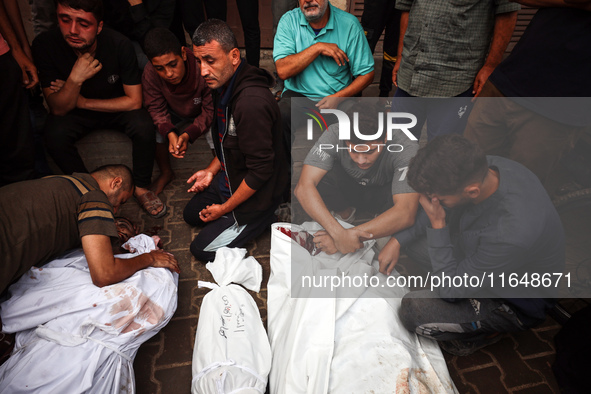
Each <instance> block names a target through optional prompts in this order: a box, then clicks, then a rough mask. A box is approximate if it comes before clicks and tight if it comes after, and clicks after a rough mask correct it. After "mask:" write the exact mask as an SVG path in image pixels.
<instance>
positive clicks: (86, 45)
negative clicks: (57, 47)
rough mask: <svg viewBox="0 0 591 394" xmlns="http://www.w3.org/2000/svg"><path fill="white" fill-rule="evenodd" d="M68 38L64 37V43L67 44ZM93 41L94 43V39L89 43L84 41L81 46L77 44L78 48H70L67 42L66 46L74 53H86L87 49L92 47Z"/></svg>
mask: <svg viewBox="0 0 591 394" xmlns="http://www.w3.org/2000/svg"><path fill="white" fill-rule="evenodd" d="M68 37H69V36H66V42H68ZM95 41H96V38H95V39H94V40H92V41H90V42H88V41H84V42H82V43H81V44H78V45H79V46H72V43H70V42H68V45H70V47H72V49H74V50H76V51H79V52H86V51H88V49H89V48H90V47H92V46H93V45H94V43H95Z"/></svg>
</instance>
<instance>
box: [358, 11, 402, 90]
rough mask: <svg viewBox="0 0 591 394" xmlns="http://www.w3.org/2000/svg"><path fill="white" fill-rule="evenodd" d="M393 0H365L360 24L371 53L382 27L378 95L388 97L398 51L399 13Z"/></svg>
mask: <svg viewBox="0 0 591 394" xmlns="http://www.w3.org/2000/svg"><path fill="white" fill-rule="evenodd" d="M395 5H396V1H395V0H365V1H364V7H363V15H362V16H361V25H362V26H363V30H364V31H365V37H366V38H367V42H368V44H369V48H370V49H371V52H372V53H373V52H374V51H375V49H376V45H377V43H378V41H379V39H380V36H381V35H382V32H383V31H384V29H386V33H385V35H384V56H383V60H382V74H381V76H380V97H389V96H390V91H391V90H392V84H393V83H392V70H394V64H395V63H396V54H397V52H398V37H399V36H400V14H401V12H400V11H399V10H397V9H396V8H395V7H394V6H395Z"/></svg>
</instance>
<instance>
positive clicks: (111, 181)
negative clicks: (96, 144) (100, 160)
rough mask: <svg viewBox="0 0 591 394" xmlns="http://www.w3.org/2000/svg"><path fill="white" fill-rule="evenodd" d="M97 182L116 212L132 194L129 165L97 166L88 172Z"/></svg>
mask: <svg viewBox="0 0 591 394" xmlns="http://www.w3.org/2000/svg"><path fill="white" fill-rule="evenodd" d="M90 175H92V177H93V178H94V179H95V180H96V181H97V183H98V184H99V187H100V189H101V190H102V191H103V192H104V193H105V194H106V195H107V198H108V199H109V202H110V203H111V205H112V206H113V211H114V212H117V210H118V209H119V207H120V206H121V205H122V204H124V203H125V202H126V201H127V200H128V199H130V198H131V196H133V190H134V187H135V186H134V183H133V175H132V172H131V170H130V169H129V167H127V166H125V165H123V164H115V165H113V164H109V165H105V166H102V167H99V168H97V169H96V170H94V171H93V172H91V173H90Z"/></svg>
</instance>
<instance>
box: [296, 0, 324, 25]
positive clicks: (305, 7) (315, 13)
mask: <svg viewBox="0 0 591 394" xmlns="http://www.w3.org/2000/svg"><path fill="white" fill-rule="evenodd" d="M299 2H300V9H301V10H302V13H303V14H304V17H305V18H306V20H307V21H308V22H312V23H314V22H318V21H320V20H321V19H322V18H323V17H324V14H325V13H326V9H327V8H328V0H299Z"/></svg>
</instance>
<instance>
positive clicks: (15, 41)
mask: <svg viewBox="0 0 591 394" xmlns="http://www.w3.org/2000/svg"><path fill="white" fill-rule="evenodd" d="M4 3H5V2H4V1H2V2H0V34H2V37H3V38H4V39H5V40H6V42H7V43H8V46H9V47H10V49H11V51H12V57H13V58H14V60H16V62H17V63H18V65H19V67H20V68H21V70H22V73H23V79H22V82H23V84H24V85H25V87H26V88H32V87H34V86H35V85H37V83H39V77H38V76H37V68H36V67H35V65H34V64H33V61H32V60H31V59H32V57H30V49H29V51H28V52H29V54H27V51H26V49H25V48H24V47H23V45H22V44H21V42H20V39H19V34H18V25H19V24H20V25H21V27H22V20H19V21H17V23H16V24H17V27H16V28H15V27H14V26H13V23H12V22H11V20H12V19H15V18H16V17H15V16H14V15H13V13H14V12H18V14H19V15H18V17H19V18H20V12H19V10H18V6H17V5H16V4H11V3H6V5H7V7H8V9H5V8H4ZM11 5H12V8H11ZM14 7H16V10H15V9H14ZM17 19H18V18H17ZM26 48H29V44H28V42H27V43H26Z"/></svg>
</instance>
